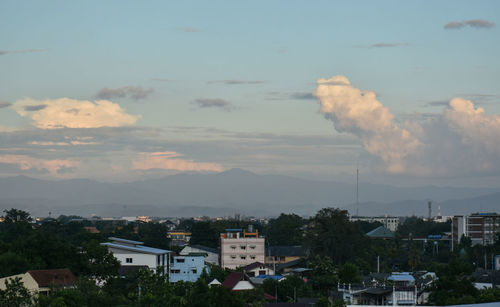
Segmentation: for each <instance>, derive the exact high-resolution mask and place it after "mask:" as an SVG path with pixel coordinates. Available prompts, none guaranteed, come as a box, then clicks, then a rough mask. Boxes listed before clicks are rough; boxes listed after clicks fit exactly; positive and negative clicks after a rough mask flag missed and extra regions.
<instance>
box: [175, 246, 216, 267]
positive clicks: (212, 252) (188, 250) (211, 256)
mask: <svg viewBox="0 0 500 307" xmlns="http://www.w3.org/2000/svg"><path fill="white" fill-rule="evenodd" d="M192 253H202V254H206V257H205V263H210V264H213V265H219V251H218V250H217V249H216V248H211V247H207V246H203V245H197V244H195V245H188V246H185V247H184V248H183V249H182V250H181V251H180V253H179V255H181V256H187V255H189V254H192Z"/></svg>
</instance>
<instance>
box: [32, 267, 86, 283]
mask: <svg viewBox="0 0 500 307" xmlns="http://www.w3.org/2000/svg"><path fill="white" fill-rule="evenodd" d="M28 274H30V275H31V277H33V279H34V280H35V281H36V282H37V284H38V286H39V287H49V286H51V285H54V286H63V287H67V286H74V285H75V283H76V279H75V276H74V275H73V273H71V271H70V270H69V269H53V270H31V271H28Z"/></svg>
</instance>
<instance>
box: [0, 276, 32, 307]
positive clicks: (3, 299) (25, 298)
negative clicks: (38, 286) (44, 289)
mask: <svg viewBox="0 0 500 307" xmlns="http://www.w3.org/2000/svg"><path fill="white" fill-rule="evenodd" d="M33 305H34V302H33V298H32V297H31V295H30V292H29V291H28V289H26V288H25V287H24V284H23V282H22V281H21V277H16V278H9V279H7V280H5V290H0V306H3V307H24V306H33Z"/></svg>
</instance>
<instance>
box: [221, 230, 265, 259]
mask: <svg viewBox="0 0 500 307" xmlns="http://www.w3.org/2000/svg"><path fill="white" fill-rule="evenodd" d="M264 253H265V238H264V237H263V236H259V232H258V231H257V230H255V231H254V230H253V227H252V226H251V225H250V226H249V227H248V230H243V229H239V228H237V229H226V230H225V232H224V233H221V234H220V238H219V258H220V260H219V263H220V266H221V267H222V268H229V269H236V268H238V267H243V266H247V265H249V264H251V263H254V262H262V263H264V261H265V259H264Z"/></svg>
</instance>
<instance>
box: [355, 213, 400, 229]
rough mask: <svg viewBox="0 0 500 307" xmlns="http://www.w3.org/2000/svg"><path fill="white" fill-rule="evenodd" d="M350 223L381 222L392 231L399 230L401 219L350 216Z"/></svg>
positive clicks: (393, 217)
mask: <svg viewBox="0 0 500 307" xmlns="http://www.w3.org/2000/svg"><path fill="white" fill-rule="evenodd" d="M349 221H351V222H356V221H364V222H369V223H375V222H379V223H382V224H383V225H384V227H385V228H388V229H389V230H390V231H396V230H398V226H399V217H397V216H349Z"/></svg>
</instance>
